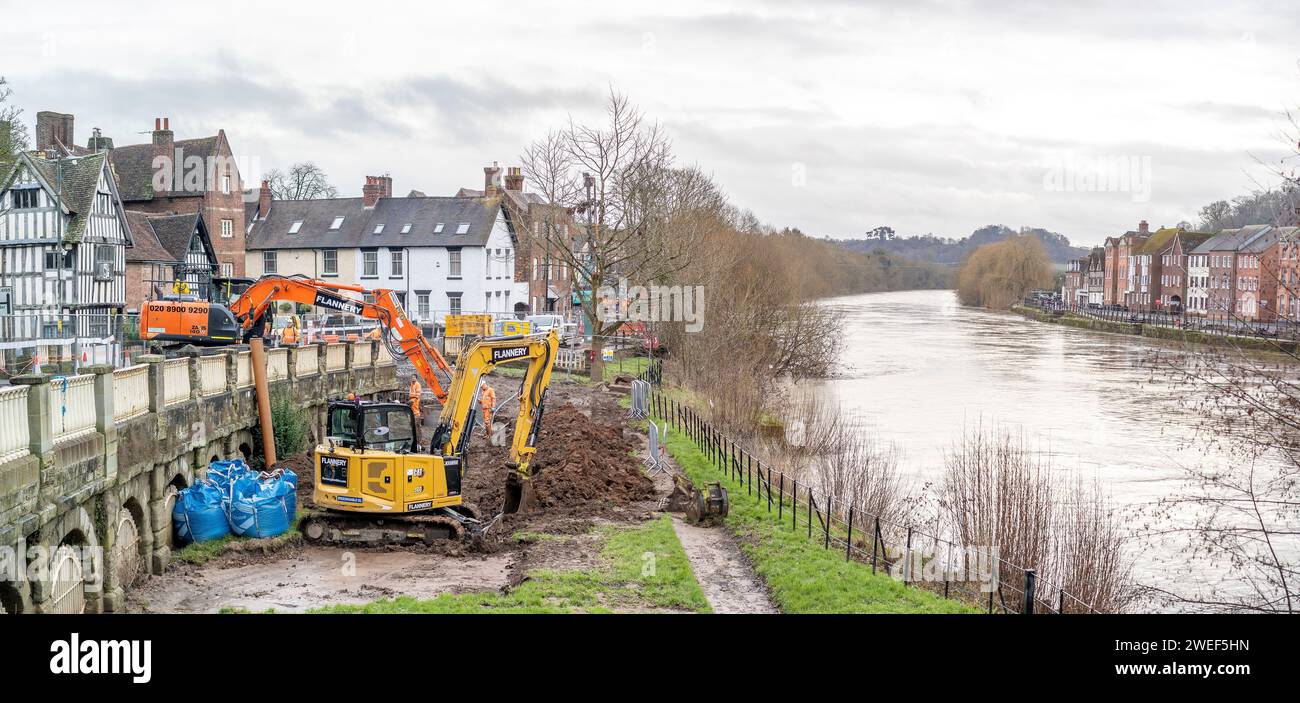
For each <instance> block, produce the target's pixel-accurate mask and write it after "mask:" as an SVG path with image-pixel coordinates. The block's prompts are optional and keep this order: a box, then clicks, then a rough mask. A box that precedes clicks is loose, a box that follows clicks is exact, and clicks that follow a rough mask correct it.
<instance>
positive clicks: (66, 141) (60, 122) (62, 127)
mask: <svg viewBox="0 0 1300 703" xmlns="http://www.w3.org/2000/svg"><path fill="white" fill-rule="evenodd" d="M74 122H75V119H74V118H73V116H72V115H65V114H63V113H61V112H49V111H42V112H38V113H36V149H37V151H44V152H46V153H54V152H56V151H60V152H61V151H62V150H61V149H58V148H56V147H57V145H60V144H62V145H63V146H64V147H70V146H72V145H73V143H74V142H73V138H74V134H73V129H72V128H73V124H74Z"/></svg>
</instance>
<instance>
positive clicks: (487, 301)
mask: <svg viewBox="0 0 1300 703" xmlns="http://www.w3.org/2000/svg"><path fill="white" fill-rule="evenodd" d="M483 312H492V291H488V292H486V293H484V294H483Z"/></svg>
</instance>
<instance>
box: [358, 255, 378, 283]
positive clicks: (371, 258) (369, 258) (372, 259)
mask: <svg viewBox="0 0 1300 703" xmlns="http://www.w3.org/2000/svg"><path fill="white" fill-rule="evenodd" d="M361 275H362V276H363V277H365V278H375V277H377V276H378V275H379V252H377V251H374V250H373V249H372V250H370V251H363V252H361Z"/></svg>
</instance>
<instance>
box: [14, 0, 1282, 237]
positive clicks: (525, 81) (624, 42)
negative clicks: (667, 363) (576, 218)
mask: <svg viewBox="0 0 1300 703" xmlns="http://www.w3.org/2000/svg"><path fill="white" fill-rule="evenodd" d="M133 5H134V7H132V6H133ZM178 5H179V3H174V2H168V3H164V2H150V3H138V4H137V3H121V2H117V3H107V4H106V3H102V2H93V3H92V2H85V3H83V2H77V1H75V0H64V1H63V2H60V3H58V5H57V8H58V12H52V11H49V12H47V11H45V10H43V9H40V8H41V7H42V6H40V5H39V4H37V5H33V4H32V3H30V2H23V3H18V2H13V1H12V0H0V16H3V17H4V18H5V22H4V24H3V25H2V26H0V75H5V76H6V77H7V78H8V79H9V80H10V83H11V84H12V88H13V90H14V92H15V95H14V99H15V100H16V101H17V102H18V104H19V105H21V106H22V107H23V108H24V109H25V110H26V118H27V119H28V121H29V122H34V120H35V115H36V112H37V111H38V110H55V111H61V112H71V113H74V114H75V115H76V117H77V120H76V129H77V135H76V139H77V141H78V142H79V143H81V144H84V143H85V140H86V138H87V137H88V136H89V135H90V130H91V128H93V127H100V128H101V129H102V130H103V131H104V133H105V134H106V135H107V136H110V137H112V138H113V139H114V140H115V141H116V143H118V144H128V143H136V142H141V141H145V140H147V139H148V135H147V134H145V132H147V131H148V130H149V129H151V128H152V125H153V118H154V117H156V116H167V117H170V119H171V125H172V129H173V130H175V132H176V136H177V138H189V137H198V136H204V135H208V134H212V133H215V131H216V130H217V129H218V128H221V129H225V130H226V133H227V135H228V136H229V138H230V140H231V142H232V144H233V145H234V148H235V150H236V155H237V156H238V157H240V158H241V159H246V160H249V161H250V162H252V163H256V164H257V165H258V166H259V167H260V169H261V170H267V169H270V168H273V167H285V166H287V165H289V164H290V163H292V162H295V161H301V160H313V161H316V162H317V163H319V164H320V165H322V166H323V167H324V168H325V169H326V171H327V172H328V173H329V175H330V178H331V180H332V181H333V182H334V183H335V185H336V186H338V188H339V190H340V192H341V194H343V195H358V194H359V193H360V190H361V184H362V183H363V181H364V176H365V175H367V174H381V173H385V172H387V173H390V174H391V175H392V176H393V179H394V184H395V185H394V188H395V190H396V191H397V192H398V193H399V194H405V193H406V192H407V191H408V190H410V189H413V188H414V189H419V190H422V191H424V192H426V193H428V194H430V195H450V194H452V193H454V192H455V190H456V189H457V188H458V187H460V186H472V187H481V184H482V177H483V176H482V167H483V166H484V165H485V164H487V163H490V162H492V161H499V162H501V165H502V166H507V165H511V164H514V163H516V162H517V160H518V154H519V153H520V151H521V150H522V149H523V147H524V146H525V145H526V144H527V143H528V142H529V141H531V140H533V139H536V138H537V137H538V136H539V135H541V134H542V133H544V132H545V131H546V130H547V128H548V127H552V126H558V125H559V124H561V123H563V122H564V121H566V120H567V119H568V117H569V116H570V115H572V116H573V117H574V118H575V119H577V120H592V119H598V118H599V109H600V106H601V102H602V100H603V98H604V95H605V93H606V91H607V89H608V87H609V86H610V85H613V86H614V87H615V88H616V89H618V90H620V91H623V92H626V93H627V94H628V95H629V96H630V97H631V98H632V100H633V101H634V102H635V103H637V104H638V105H640V106H641V107H642V108H643V109H644V110H645V111H646V113H647V114H648V115H649V116H651V117H653V118H655V119H658V120H659V121H660V122H662V123H663V125H664V126H666V127H667V129H668V130H669V132H670V133H671V135H672V137H673V140H674V144H675V147H676V152H677V155H678V158H679V160H680V161H681V162H682V163H695V164H698V165H699V166H701V167H702V168H704V169H705V170H706V171H708V172H711V173H712V174H714V176H715V177H716V179H717V180H718V181H719V182H720V183H721V184H722V185H723V186H724V188H725V189H726V190H727V191H728V192H729V193H730V195H731V197H732V199H733V201H734V202H735V203H736V204H737V205H739V206H741V207H746V208H750V209H752V210H753V211H754V212H755V213H756V214H757V215H758V217H759V218H760V219H762V220H763V221H766V222H769V223H771V224H774V225H778V226H782V225H790V226H797V227H799V228H801V229H803V230H804V231H805V232H809V233H811V234H815V235H819V236H820V235H826V236H831V237H837V238H845V237H858V236H861V235H862V234H863V233H864V232H865V231H866V230H868V229H871V228H872V227H875V226H877V225H889V226H892V227H894V228H895V229H896V230H897V231H898V232H899V233H901V234H924V233H927V232H932V233H935V234H940V235H944V236H964V235H967V234H969V233H970V232H971V231H972V230H973V229H975V228H977V227H980V226H982V225H986V224H991V223H1000V224H1006V225H1008V226H1011V227H1018V226H1022V225H1028V226H1040V227H1046V228H1048V229H1052V230H1055V231H1059V232H1062V233H1064V234H1066V235H1068V236H1069V237H1070V238H1071V239H1072V240H1073V241H1074V242H1075V243H1079V244H1094V243H1100V241H1101V240H1102V238H1103V237H1105V236H1107V235H1110V234H1114V233H1117V232H1122V231H1124V230H1126V229H1131V228H1132V227H1134V226H1135V225H1136V223H1137V221H1138V220H1140V219H1147V220H1149V221H1150V222H1151V223H1152V224H1153V225H1160V224H1175V223H1177V222H1178V221H1179V220H1183V219H1188V220H1191V219H1193V218H1194V217H1195V214H1196V210H1197V209H1198V208H1199V207H1200V206H1201V205H1203V204H1205V203H1206V202H1208V201H1211V200H1214V199H1218V198H1224V197H1231V196H1233V195H1237V194H1240V193H1242V192H1244V191H1247V190H1250V189H1252V188H1254V187H1257V185H1258V184H1261V183H1265V182H1267V176H1268V171H1267V169H1266V168H1265V167H1264V166H1261V165H1259V164H1258V162H1257V160H1264V161H1272V162H1274V163H1276V162H1277V160H1278V159H1280V158H1281V157H1282V156H1283V155H1284V153H1285V149H1284V147H1285V141H1284V138H1283V137H1282V135H1283V133H1284V130H1285V129H1286V127H1287V122H1286V120H1285V117H1284V111H1285V110H1286V109H1287V108H1292V109H1294V108H1295V107H1296V106H1297V105H1300V63H1298V59H1300V43H1297V40H1296V38H1297V37H1300V11H1297V10H1296V7H1295V4H1294V3H1293V2H1289V1H1286V0H1277V1H1275V2H1270V3H1263V2H1258V3H1255V2H1232V3H1209V2H1189V1H1188V0H1181V1H1179V2H1170V3H1167V4H1162V3H1135V2H1132V1H1131V0H1123V1H1115V2H1107V1H1088V0H1076V1H1075V2H1073V3H1070V5H1069V6H1068V7H1058V6H1057V4H1056V3H1043V2H1023V3H1021V2H998V3H987V5H990V6H991V7H987V8H986V7H983V6H982V5H981V6H977V5H976V3H973V2H971V3H967V2H943V1H939V0H932V1H925V0H920V1H917V0H912V1H910V2H906V3H898V2H893V3H879V4H864V3H855V2H847V1H845V2H833V1H821V2H801V3H790V2H756V1H754V0H750V1H748V2H735V3H723V2H719V3H710V2H702V1H701V0H691V1H689V2H676V1H673V0H656V2H652V3H622V2H619V3H616V2H608V1H606V2H598V3H590V4H583V3H548V2H529V3H527V5H526V6H525V7H518V8H515V7H506V6H505V5H506V4H505V3H493V4H490V5H489V4H487V3H454V4H453V3H441V2H437V3H434V2H422V3H408V4H405V5H404V4H401V3H395V2H382V1H380V0H368V1H367V2H362V3H347V4H346V5H342V7H345V8H346V10H342V9H341V10H338V11H335V10H326V9H324V8H326V7H328V6H329V4H328V3H322V2H276V3H272V2H266V1H265V0H260V1H259V2H242V1H240V0H227V1H226V2H224V3H219V4H215V5H214V4H211V3H202V4H201V5H199V4H197V3H196V7H195V8H194V9H186V8H182V7H178ZM51 7H54V6H51ZM222 9H225V14H221V12H220V10H222ZM1291 165H1294V164H1291ZM1098 175H1100V176H1104V177H1110V178H1112V179H1113V180H1112V181H1111V182H1110V185H1109V186H1107V184H1106V183H1105V182H1104V181H1098V180H1096V178H1095V177H1096V176H1098ZM1121 175H1122V176H1124V179H1123V180H1122V181H1121V180H1119V179H1120V177H1121ZM244 177H245V179H246V181H249V182H253V181H254V175H250V174H248V173H245V174H244ZM1107 188H1110V189H1109V190H1107ZM1114 188H1120V189H1121V190H1114Z"/></svg>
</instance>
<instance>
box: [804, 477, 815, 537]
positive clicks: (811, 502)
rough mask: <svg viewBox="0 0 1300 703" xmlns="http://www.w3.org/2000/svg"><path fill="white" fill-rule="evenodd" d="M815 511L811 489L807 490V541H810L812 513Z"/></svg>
mask: <svg viewBox="0 0 1300 703" xmlns="http://www.w3.org/2000/svg"><path fill="white" fill-rule="evenodd" d="M815 511H816V507H815V506H814V505H813V496H812V488H809V489H808V514H807V515H806V516H805V517H807V518H808V539H812V519H813V513H814V512H815Z"/></svg>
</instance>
